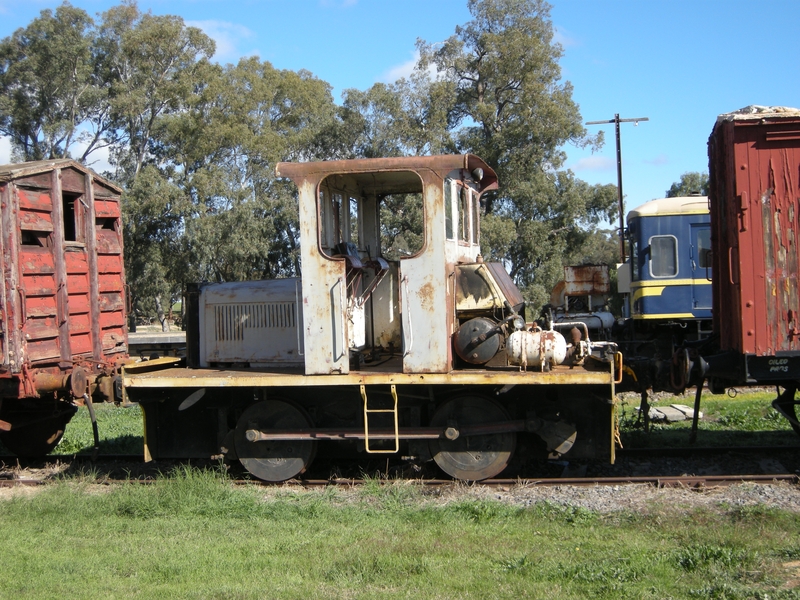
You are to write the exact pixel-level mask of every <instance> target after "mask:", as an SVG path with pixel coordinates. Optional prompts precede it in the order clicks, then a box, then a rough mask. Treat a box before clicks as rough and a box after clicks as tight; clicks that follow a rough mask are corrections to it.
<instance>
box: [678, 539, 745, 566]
mask: <svg viewBox="0 0 800 600" xmlns="http://www.w3.org/2000/svg"><path fill="white" fill-rule="evenodd" d="M754 558H755V554H754V553H753V552H752V551H750V550H744V549H736V548H731V547H729V546H717V545H713V544H692V545H690V546H686V547H683V548H681V549H679V550H678V551H677V552H676V555H675V560H676V562H677V564H678V566H679V567H680V568H681V569H683V570H684V571H696V570H697V569H700V568H705V567H708V566H710V565H714V566H718V567H722V568H723V569H726V570H729V569H734V568H738V567H741V566H743V565H748V564H751V563H752V562H753V560H754Z"/></svg>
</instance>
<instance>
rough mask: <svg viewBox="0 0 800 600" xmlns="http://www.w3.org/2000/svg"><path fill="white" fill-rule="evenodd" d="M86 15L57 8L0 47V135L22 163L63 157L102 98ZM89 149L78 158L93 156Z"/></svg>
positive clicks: (90, 21) (74, 142) (15, 34)
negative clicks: (0, 134)
mask: <svg viewBox="0 0 800 600" xmlns="http://www.w3.org/2000/svg"><path fill="white" fill-rule="evenodd" d="M93 24H94V23H93V21H92V19H91V18H90V17H89V15H88V14H86V12H85V11H83V10H81V9H79V8H74V7H72V6H70V5H69V4H66V3H65V4H62V5H61V6H60V7H58V8H57V9H56V11H55V13H53V12H52V11H51V10H49V9H48V10H45V11H42V13H41V15H40V16H39V17H38V18H37V19H34V20H33V21H32V22H31V24H30V25H28V26H27V27H25V28H23V29H18V30H17V31H15V32H14V34H13V35H11V37H9V38H6V39H5V40H3V41H2V43H0V133H2V134H3V135H6V136H8V137H9V138H10V140H11V145H12V149H13V151H14V152H15V156H17V157H19V158H22V159H24V160H41V159H50V158H63V157H66V156H69V155H70V152H71V150H72V149H73V146H74V145H75V144H76V142H78V141H79V139H80V138H81V136H80V135H79V134H78V127H79V126H80V125H81V124H82V123H83V122H84V121H87V120H91V115H92V113H93V112H94V110H95V106H96V105H97V104H98V102H99V101H100V98H101V96H102V90H101V86H100V84H99V82H98V80H97V79H96V78H95V76H94V72H93V68H92V65H93V61H92V58H93V48H92V38H91V35H90V32H91V29H92V27H93ZM92 149H93V146H92V145H91V144H89V145H88V146H87V147H86V150H84V152H83V153H82V154H81V158H82V159H85V158H86V156H87V155H88V154H89V153H90V152H91V151H92Z"/></svg>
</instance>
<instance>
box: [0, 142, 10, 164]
mask: <svg viewBox="0 0 800 600" xmlns="http://www.w3.org/2000/svg"><path fill="white" fill-rule="evenodd" d="M10 162H11V140H9V139H8V138H7V137H0V165H7V164H9V163H10Z"/></svg>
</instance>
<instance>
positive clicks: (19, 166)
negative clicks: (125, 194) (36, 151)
mask: <svg viewBox="0 0 800 600" xmlns="http://www.w3.org/2000/svg"><path fill="white" fill-rule="evenodd" d="M65 168H72V169H76V170H78V171H81V172H82V173H91V174H92V176H93V177H94V178H95V179H96V180H97V181H99V182H100V183H102V184H103V185H105V186H107V187H109V188H110V189H111V190H113V191H114V192H116V193H117V194H122V188H120V187H119V186H117V185H116V184H114V183H111V182H110V181H109V180H108V179H106V178H105V177H102V176H100V175H98V174H97V173H96V172H95V171H93V170H92V169H90V168H89V167H87V166H85V165H82V164H81V163H79V162H78V161H76V160H72V159H71V158H56V159H52V160H35V161H30V162H22V163H16V164H11V165H0V184H1V183H7V182H9V181H12V180H14V179H18V178H20V177H29V176H31V175H38V174H40V173H47V172H48V171H52V170H53V169H65Z"/></svg>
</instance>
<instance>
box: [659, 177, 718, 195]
mask: <svg viewBox="0 0 800 600" xmlns="http://www.w3.org/2000/svg"><path fill="white" fill-rule="evenodd" d="M692 194H700V195H701V196H708V173H698V172H697V171H691V172H688V173H684V174H683V175H681V178H680V181H676V182H675V183H673V184H672V185H671V186H669V189H668V190H667V191H666V195H667V198H677V197H679V196H691V195H692Z"/></svg>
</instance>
